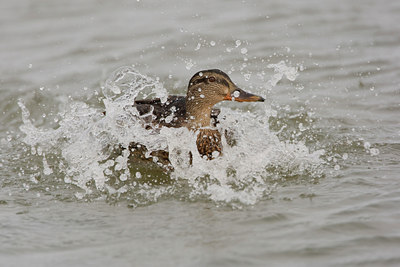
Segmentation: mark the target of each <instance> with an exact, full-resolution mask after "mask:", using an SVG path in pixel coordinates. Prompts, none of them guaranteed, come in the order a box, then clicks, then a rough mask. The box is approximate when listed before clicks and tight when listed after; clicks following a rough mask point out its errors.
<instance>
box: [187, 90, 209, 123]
mask: <svg viewBox="0 0 400 267" xmlns="http://www.w3.org/2000/svg"><path fill="white" fill-rule="evenodd" d="M213 106H214V105H213V104H210V103H207V101H204V100H203V99H201V100H197V99H196V98H190V97H189V96H188V97H187V98H186V120H187V125H188V127H189V128H201V127H209V126H210V125H211V109H212V107H213Z"/></svg>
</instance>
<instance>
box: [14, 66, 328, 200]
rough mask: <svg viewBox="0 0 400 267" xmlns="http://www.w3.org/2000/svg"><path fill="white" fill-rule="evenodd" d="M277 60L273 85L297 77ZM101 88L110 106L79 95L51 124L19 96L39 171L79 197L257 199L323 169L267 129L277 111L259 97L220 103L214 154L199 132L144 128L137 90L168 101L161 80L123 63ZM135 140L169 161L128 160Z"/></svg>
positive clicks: (317, 154)
mask: <svg viewBox="0 0 400 267" xmlns="http://www.w3.org/2000/svg"><path fill="white" fill-rule="evenodd" d="M271 66H272V65H271ZM271 66H269V67H271ZM273 67H274V68H275V72H276V73H278V74H279V77H278V76H277V74H275V75H274V77H273V78H272V80H271V81H270V84H271V85H275V84H276V83H277V81H278V80H279V79H282V78H283V77H284V75H286V76H287V77H288V78H290V79H295V78H296V76H297V74H296V73H294V72H293V71H295V69H294V70H293V69H292V68H290V67H286V65H285V64H281V63H278V64H276V65H274V66H273ZM102 92H103V94H104V98H103V103H104V108H105V113H103V110H100V109H99V108H94V107H91V106H89V105H88V104H86V103H82V102H78V101H74V102H72V103H70V105H69V109H68V110H67V111H65V112H63V113H62V114H63V117H62V119H60V120H59V123H58V127H56V128H52V129H43V128H37V127H35V126H34V125H33V123H32V121H31V120H30V119H29V117H30V114H29V111H28V109H27V108H26V107H25V105H24V103H23V101H22V100H20V101H19V102H18V104H19V106H20V107H21V110H22V118H23V125H22V126H21V127H20V129H21V131H22V132H23V133H25V135H26V136H25V138H24V140H23V141H24V143H25V144H27V145H29V146H30V148H31V149H30V150H31V157H40V159H41V160H40V162H41V165H42V166H40V170H41V175H43V176H52V175H53V176H58V177H57V178H60V177H62V179H63V180H64V182H65V183H68V184H73V185H75V186H77V187H78V188H80V189H83V190H84V191H83V192H77V194H76V197H78V198H82V197H90V196H91V195H96V196H97V195H99V194H100V195H102V194H105V195H107V196H108V197H109V198H114V199H116V200H118V199H127V200H129V201H130V202H131V203H132V205H141V204H147V203H151V202H154V201H157V200H158V199H159V198H162V197H168V196H170V197H176V198H178V199H191V200H194V199H206V200H207V199H208V200H212V201H215V202H218V203H242V204H255V203H257V202H258V201H260V200H261V199H264V198H266V197H268V196H269V194H270V193H271V191H273V190H274V189H275V188H276V186H277V182H279V181H281V180H282V179H289V178H293V177H303V178H307V177H310V179H313V178H316V177H320V176H321V175H322V174H323V167H322V166H323V164H324V161H323V160H322V159H321V155H323V153H324V151H323V150H317V151H310V149H309V148H308V147H307V146H306V145H305V144H304V143H303V142H294V141H291V142H289V141H286V142H283V141H281V140H279V138H278V135H277V133H275V132H273V131H271V130H270V128H269V119H270V117H271V116H273V114H275V113H276V112H274V111H273V110H272V109H271V108H270V107H269V106H268V105H266V104H259V103H257V104H259V105H257V113H252V112H243V111H242V110H241V109H239V110H233V109H231V108H225V107H222V108H221V114H220V116H219V118H220V123H219V124H218V128H219V130H220V132H221V133H224V134H223V140H222V142H223V147H224V151H223V154H222V155H220V156H219V157H217V159H215V160H212V161H209V160H206V159H204V158H201V157H200V155H199V154H198V153H197V148H196V133H194V132H191V131H189V130H188V129H186V128H166V127H163V128H161V129H150V130H149V129H145V128H144V127H143V120H142V118H141V116H140V115H139V113H138V111H137V110H136V108H135V107H133V106H132V104H133V101H134V99H135V98H136V97H139V98H146V97H158V98H160V99H161V101H162V102H165V101H166V100H167V96H168V95H167V91H166V90H165V88H164V87H163V85H162V84H161V83H160V82H159V81H158V80H157V79H153V78H151V77H148V76H146V75H143V74H141V73H140V72H138V71H137V70H135V69H134V68H133V67H123V68H120V69H118V70H116V71H115V72H114V73H113V74H112V75H111V77H110V78H109V79H107V81H106V82H105V84H104V86H103V87H102ZM132 141H135V142H137V143H140V144H142V145H144V146H146V148H147V149H148V155H149V153H150V152H151V151H157V150H165V151H168V152H169V155H170V157H169V158H170V162H171V166H169V168H167V169H165V168H164V169H162V168H159V167H157V163H156V162H155V163H154V164H149V165H147V164H137V163H131V161H130V158H131V156H132V155H131V151H130V150H129V149H128V148H129V144H130V143H131V142H132ZM38 151H40V152H38ZM190 153H191V154H192V158H191V160H192V164H190V161H189V155H190ZM155 161H156V160H155Z"/></svg>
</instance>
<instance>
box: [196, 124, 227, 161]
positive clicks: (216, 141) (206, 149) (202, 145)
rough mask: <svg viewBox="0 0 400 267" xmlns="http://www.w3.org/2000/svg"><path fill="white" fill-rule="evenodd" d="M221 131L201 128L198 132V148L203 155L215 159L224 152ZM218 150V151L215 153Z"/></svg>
mask: <svg viewBox="0 0 400 267" xmlns="http://www.w3.org/2000/svg"><path fill="white" fill-rule="evenodd" d="M221 141H222V139H221V133H220V132H218V130H214V129H199V133H198V134H197V140H196V145H197V150H198V151H199V153H200V155H201V156H203V157H204V156H205V157H207V159H213V158H216V157H217V156H219V155H220V154H221V153H222V143H221ZM215 152H218V153H215Z"/></svg>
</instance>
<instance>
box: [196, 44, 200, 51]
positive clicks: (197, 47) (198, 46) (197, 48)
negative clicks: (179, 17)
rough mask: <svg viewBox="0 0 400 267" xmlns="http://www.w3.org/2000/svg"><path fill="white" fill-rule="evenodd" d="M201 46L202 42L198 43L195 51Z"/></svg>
mask: <svg viewBox="0 0 400 267" xmlns="http://www.w3.org/2000/svg"><path fill="white" fill-rule="evenodd" d="M200 48H201V44H200V43H197V46H196V48H195V49H194V50H195V51H197V50H199V49H200Z"/></svg>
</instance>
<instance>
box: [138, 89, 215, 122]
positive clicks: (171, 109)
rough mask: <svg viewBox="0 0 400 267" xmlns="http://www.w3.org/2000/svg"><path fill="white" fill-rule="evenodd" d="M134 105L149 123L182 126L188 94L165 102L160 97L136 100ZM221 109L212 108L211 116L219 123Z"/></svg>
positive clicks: (184, 119) (171, 97) (173, 97)
mask: <svg viewBox="0 0 400 267" xmlns="http://www.w3.org/2000/svg"><path fill="white" fill-rule="evenodd" d="M134 107H136V109H137V110H138V112H139V114H140V116H142V118H143V119H144V120H145V121H146V122H147V123H155V124H158V125H161V126H166V127H182V126H183V125H184V123H185V122H186V96H175V95H173V96H170V97H168V99H167V101H165V102H164V103H162V102H161V100H160V99H159V98H155V99H141V100H135V103H134ZM219 113H220V110H219V109H212V110H211V118H213V119H214V124H216V123H217V117H218V115H219Z"/></svg>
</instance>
